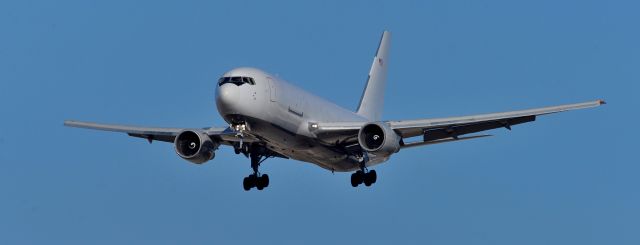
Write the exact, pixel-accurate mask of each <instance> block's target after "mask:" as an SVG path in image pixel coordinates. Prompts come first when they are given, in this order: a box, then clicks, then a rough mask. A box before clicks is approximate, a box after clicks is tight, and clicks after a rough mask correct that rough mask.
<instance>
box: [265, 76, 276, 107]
mask: <svg viewBox="0 0 640 245" xmlns="http://www.w3.org/2000/svg"><path fill="white" fill-rule="evenodd" d="M267 81H268V83H269V85H268V86H269V98H270V100H271V102H276V98H277V96H276V95H277V94H276V86H275V84H274V82H273V80H272V79H271V78H270V77H267Z"/></svg>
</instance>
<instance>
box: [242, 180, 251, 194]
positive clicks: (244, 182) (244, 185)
mask: <svg viewBox="0 0 640 245" xmlns="http://www.w3.org/2000/svg"><path fill="white" fill-rule="evenodd" d="M242 188H244V190H245V191H249V190H251V183H250V181H249V177H244V179H243V180H242Z"/></svg>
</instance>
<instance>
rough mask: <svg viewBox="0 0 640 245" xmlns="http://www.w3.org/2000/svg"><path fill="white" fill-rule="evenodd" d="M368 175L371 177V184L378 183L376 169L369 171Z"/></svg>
mask: <svg viewBox="0 0 640 245" xmlns="http://www.w3.org/2000/svg"><path fill="white" fill-rule="evenodd" d="M367 175H369V179H371V184H374V183H376V180H378V174H376V171H375V170H371V171H369V173H367Z"/></svg>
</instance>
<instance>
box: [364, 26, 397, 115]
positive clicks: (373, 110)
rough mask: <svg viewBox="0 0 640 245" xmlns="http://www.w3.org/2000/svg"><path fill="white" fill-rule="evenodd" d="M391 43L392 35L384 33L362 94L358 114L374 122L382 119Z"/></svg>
mask: <svg viewBox="0 0 640 245" xmlns="http://www.w3.org/2000/svg"><path fill="white" fill-rule="evenodd" d="M390 42H391V33H390V32H388V31H384V32H383V33H382V38H381V39H380V45H379V46H378V51H377V52H376V56H375V57H373V64H371V70H369V78H368V79H367V84H366V85H365V87H364V91H363V92H362V98H360V105H358V114H360V115H361V116H364V117H366V118H369V119H370V120H373V121H379V120H380V118H381V117H382V106H383V104H384V90H385V85H386V83H387V64H388V62H387V61H388V58H389V46H390Z"/></svg>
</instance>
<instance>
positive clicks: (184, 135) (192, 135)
mask: <svg viewBox="0 0 640 245" xmlns="http://www.w3.org/2000/svg"><path fill="white" fill-rule="evenodd" d="M174 145H175V149H176V153H178V156H180V157H182V158H183V159H185V160H187V161H190V162H192V163H195V164H202V163H204V162H206V161H209V160H211V159H213V158H214V157H215V156H216V154H215V151H216V149H218V146H219V145H220V143H218V142H216V141H213V140H211V138H209V135H207V134H205V133H204V132H201V131H193V130H185V131H182V132H180V133H179V134H178V136H176V139H175V141H174Z"/></svg>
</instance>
